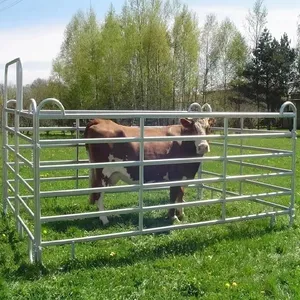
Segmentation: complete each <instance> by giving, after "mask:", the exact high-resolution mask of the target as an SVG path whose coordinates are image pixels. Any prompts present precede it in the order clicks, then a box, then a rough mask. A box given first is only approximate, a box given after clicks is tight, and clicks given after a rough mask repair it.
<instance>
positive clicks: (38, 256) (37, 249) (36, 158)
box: [33, 111, 42, 262]
mask: <svg viewBox="0 0 300 300" xmlns="http://www.w3.org/2000/svg"><path fill="white" fill-rule="evenodd" d="M39 139H40V133H39V114H38V113H37V112H36V111H33V180H34V261H35V262H41V261H42V248H41V242H42V237H41V204H40V145H39Z"/></svg>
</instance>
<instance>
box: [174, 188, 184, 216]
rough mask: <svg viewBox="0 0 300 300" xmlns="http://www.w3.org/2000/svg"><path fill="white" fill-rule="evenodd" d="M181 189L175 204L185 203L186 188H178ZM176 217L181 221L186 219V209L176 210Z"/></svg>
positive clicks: (179, 208)
mask: <svg viewBox="0 0 300 300" xmlns="http://www.w3.org/2000/svg"><path fill="white" fill-rule="evenodd" d="M178 188H179V191H178V193H177V198H176V201H175V203H183V202H184V200H183V195H184V188H183V187H178ZM175 213H176V215H177V217H178V219H179V220H180V221H181V220H182V219H183V217H184V209H183V207H182V206H181V207H178V208H176V212H175Z"/></svg>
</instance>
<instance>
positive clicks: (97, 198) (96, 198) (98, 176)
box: [90, 169, 109, 225]
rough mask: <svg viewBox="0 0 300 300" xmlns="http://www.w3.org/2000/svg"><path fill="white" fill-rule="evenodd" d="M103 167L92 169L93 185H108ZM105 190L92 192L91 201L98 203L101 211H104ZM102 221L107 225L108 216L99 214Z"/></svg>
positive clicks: (91, 180)
mask: <svg viewBox="0 0 300 300" xmlns="http://www.w3.org/2000/svg"><path fill="white" fill-rule="evenodd" d="M102 177H103V175H102V169H91V170H90V183H91V187H93V188H94V187H103V186H106V184H105V181H104V180H103V178H102ZM103 200H104V192H101V193H92V194H91V195H90V203H91V204H95V203H97V207H98V209H99V211H104V204H103ZM99 219H100V221H101V222H102V224H103V225H106V224H107V223H108V222H109V221H108V218H107V216H99Z"/></svg>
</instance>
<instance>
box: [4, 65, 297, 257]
mask: <svg viewBox="0 0 300 300" xmlns="http://www.w3.org/2000/svg"><path fill="white" fill-rule="evenodd" d="M11 65H15V66H16V70H17V97H16V100H9V99H8V98H7V74H8V68H9V67H10V66H11ZM22 89H23V85H22V64H21V61H20V60H19V59H16V60H13V61H11V62H9V63H8V64H6V66H5V94H4V96H5V97H4V103H3V118H2V143H3V144H2V145H3V147H2V153H3V177H2V178H3V187H2V189H3V190H2V191H3V192H2V197H3V211H4V213H5V214H6V213H7V208H8V207H9V208H10V209H11V210H12V211H13V213H14V216H15V220H16V227H17V230H18V232H19V233H20V235H23V233H24V231H25V233H26V234H27V236H28V240H29V256H30V259H31V260H32V261H35V262H40V261H42V249H43V248H44V247H48V246H54V245H62V244H71V253H72V255H74V253H75V252H74V251H75V243H77V242H87V241H95V240H103V239H108V238H116V237H126V236H134V235H141V234H148V233H156V232H161V231H166V230H174V229H184V228H192V227H198V226H207V225H213V224H225V223H229V222H236V221H240V220H252V219H259V218H265V217H270V218H271V221H274V217H275V216H279V215H287V216H288V217H289V220H290V224H292V223H293V220H294V203H295V174H296V172H295V168H296V156H295V152H296V120H297V116H296V114H297V112H296V108H295V106H294V104H293V103H291V102H285V103H284V104H283V105H282V107H281V109H280V111H279V112H273V113H266V112H264V113H262V112H259V113H257V112H255V113H248V112H244V113H233V112H231V113H228V112H212V110H211V107H210V106H209V105H208V104H206V105H204V106H202V107H201V106H200V105H199V104H197V103H193V104H192V105H191V107H190V110H189V111H186V112H184V111H183V112H178V111H134V112H133V111H113V112H112V111H107V110H100V111H80V112H79V111H70V110H65V108H64V106H63V105H62V103H61V102H59V101H58V100H57V99H54V98H48V99H45V100H43V101H42V102H41V103H40V104H39V105H37V104H36V102H35V100H34V99H31V100H30V107H29V109H25V108H24V107H23V91H22ZM49 103H51V105H52V106H56V107H57V110H45V109H43V108H44V107H45V105H47V104H49ZM10 105H15V107H14V108H11V107H10ZM287 108H290V109H291V110H292V111H289V112H286V109H287ZM197 110H198V111H197ZM10 115H12V116H13V118H14V122H13V124H12V123H11V122H9V116H10ZM20 117H22V118H27V119H30V120H31V121H32V124H33V126H32V127H28V126H27V127H25V126H23V127H22V126H21V124H20ZM94 117H97V118H112V119H114V118H118V119H122V118H123V119H124V118H126V119H129V118H135V119H138V120H139V128H140V135H139V137H129V138H115V139H111V140H110V142H111V143H124V142H137V143H139V144H140V150H139V160H138V161H120V162H119V161H118V162H108V163H90V162H88V161H87V160H86V159H81V158H80V154H79V152H80V148H81V147H83V146H84V145H85V143H90V144H92V143H105V142H107V140H104V139H99V138H98V139H96V138H95V139H83V138H81V137H80V133H81V132H82V131H83V130H84V127H83V126H80V120H87V119H91V118H94ZM179 117H197V118H204V117H214V118H220V119H222V120H223V122H224V126H223V127H219V128H215V130H217V131H221V133H216V134H214V135H209V136H203V138H207V139H209V140H211V141H212V142H211V144H212V147H220V149H221V150H220V151H221V152H222V154H221V155H214V156H205V157H194V158H184V159H183V158H174V159H156V160H145V158H144V143H146V142H152V141H175V140H176V141H187V140H193V138H195V136H175V137H173V136H172V137H168V136H166V137H145V136H144V128H145V121H146V119H154V118H156V119H161V118H172V119H173V118H179ZM232 118H234V119H237V118H238V119H240V124H241V126H240V128H230V127H229V120H230V119H232ZM245 118H289V119H292V120H293V129H292V130H291V131H284V132H283V131H267V130H263V131H256V130H252V129H246V128H244V119H245ZM47 119H54V120H61V119H64V120H75V126H74V127H69V126H61V127H55V126H49V127H47V126H41V120H47ZM52 130H55V131H57V130H59V131H67V130H69V131H72V132H75V136H74V138H61V139H45V138H43V137H42V136H41V133H42V132H45V131H52ZM25 131H30V132H31V133H32V137H28V136H27V135H25V134H24V133H23V132H25ZM9 134H13V135H14V139H13V140H11V139H9ZM257 138H280V139H283V138H290V139H292V146H291V149H290V150H287V149H273V148H267V147H260V146H253V145H246V144H245V143H244V141H245V140H254V139H257ZM232 140H233V141H234V142H232ZM236 140H239V141H240V142H239V143H236V142H235V141H236ZM62 147H63V148H64V147H73V148H74V147H75V148H76V153H75V157H74V159H57V158H55V159H53V160H45V159H43V158H42V155H43V151H45V150H46V149H48V151H55V149H61V148H62ZM230 149H237V150H239V149H240V151H239V154H230V153H229V150H230ZM23 151H29V152H30V158H29V157H28V155H27V157H26V155H24V154H23ZM246 151H253V152H254V153H247V152H246ZM11 157H13V159H12V158H11ZM285 157H289V158H290V159H291V168H290V169H288V168H282V167H275V166H269V165H264V164H260V163H259V160H260V159H263V158H270V159H273V158H276V159H278V160H279V159H282V158H285ZM250 159H251V160H257V161H258V162H257V161H256V162H255V163H253V162H249V161H246V160H250ZM194 162H201V167H200V169H199V172H198V178H195V179H193V180H179V181H166V182H154V183H145V182H144V167H146V166H152V165H161V164H164V165H168V164H179V163H180V164H186V163H194ZM209 162H219V163H220V168H221V171H219V172H218V171H216V170H214V171H209V170H206V169H205V164H206V163H209ZM229 165H237V166H239V174H238V175H236V174H235V175H230V174H228V168H229ZM114 166H119V167H120V166H136V167H138V168H139V182H138V183H136V184H130V185H128V184H127V185H122V186H107V187H99V188H81V187H80V185H79V181H84V180H88V176H87V175H80V170H89V169H91V168H99V167H114ZM24 167H26V168H29V169H30V170H31V172H32V177H29V178H27V177H26V178H24V177H23V175H22V172H20V169H21V168H24ZM246 168H255V169H257V170H259V172H257V173H254V174H247V173H246V171H245V170H246ZM66 170H67V171H71V170H74V171H75V173H74V174H73V175H70V174H67V175H59V176H57V175H56V176H54V175H49V176H47V177H46V178H45V177H43V174H44V173H45V172H53V171H58V172H63V171H66ZM203 175H205V176H206V177H203ZM277 177H284V178H286V177H287V178H289V180H290V186H289V187H286V186H281V185H276V184H274V183H267V182H262V181H258V180H261V179H266V178H267V179H272V178H277ZM58 180H59V181H67V180H73V181H75V186H74V188H72V189H55V190H51V189H45V188H44V187H43V188H42V185H43V186H44V183H45V182H47V183H50V182H55V181H58ZM231 182H238V183H239V188H238V191H232V190H229V189H228V188H227V186H228V184H229V183H231ZM213 184H221V186H220V187H217V186H214V185H213ZM244 184H252V185H256V186H259V187H261V188H264V189H265V191H262V192H258V193H255V192H253V193H252V194H243V185H244ZM171 186H189V187H196V188H197V190H198V193H197V200H195V201H191V202H184V203H172V204H160V205H147V206H145V205H144V199H143V198H144V193H145V192H146V191H150V190H154V189H166V188H169V187H171ZM268 189H271V190H272V191H267V190H268ZM25 190H26V192H25ZM203 190H206V191H210V192H211V197H210V198H209V199H203ZM132 191H136V192H137V193H138V205H137V206H136V207H128V208H121V209H113V210H105V211H95V212H81V213H73V214H64V215H49V216H45V215H42V201H41V200H42V199H44V198H49V197H51V198H52V197H65V196H70V195H72V196H75V195H88V194H90V193H91V192H112V193H116V192H118V193H120V192H132ZM214 193H218V195H221V196H218V197H214ZM282 196H286V197H289V201H288V203H285V204H281V203H276V202H275V201H274V200H273V199H275V198H276V197H282ZM262 198H263V199H262ZM31 200H33V203H34V205H33V206H31V207H30V205H29V204H28V201H31ZM237 201H239V202H240V203H241V205H243V204H242V203H243V202H244V201H254V202H256V203H259V204H262V205H264V207H266V208H265V211H262V212H259V213H249V214H247V215H241V216H234V217H232V216H228V214H227V204H228V203H233V202H237ZM214 204H220V205H221V217H220V218H219V219H212V220H205V221H199V222H194V223H182V224H177V225H168V226H159V227H153V228H145V227H144V214H145V213H146V212H150V211H154V210H162V209H169V208H179V207H194V206H209V205H214ZM267 208H268V209H267ZM23 210H24V212H25V213H26V218H24V213H21V211H23ZM116 213H117V214H132V213H136V214H138V226H137V228H136V230H130V231H125V232H113V233H108V234H101V235H95V236H84V237H73V238H68V239H57V240H43V239H42V232H41V228H42V225H43V224H45V223H49V222H58V221H66V220H75V219H87V218H95V217H99V216H109V215H112V214H116ZM32 228H33V230H32Z"/></svg>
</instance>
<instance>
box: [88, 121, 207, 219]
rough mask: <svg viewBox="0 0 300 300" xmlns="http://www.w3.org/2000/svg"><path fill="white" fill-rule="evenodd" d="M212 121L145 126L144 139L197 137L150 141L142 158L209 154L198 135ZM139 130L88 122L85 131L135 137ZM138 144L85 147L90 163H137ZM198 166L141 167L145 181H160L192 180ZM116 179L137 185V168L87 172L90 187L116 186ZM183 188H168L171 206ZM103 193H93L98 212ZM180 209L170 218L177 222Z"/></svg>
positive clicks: (99, 135)
mask: <svg viewBox="0 0 300 300" xmlns="http://www.w3.org/2000/svg"><path fill="white" fill-rule="evenodd" d="M212 122H213V119H207V118H206V119H198V120H193V119H181V120H180V125H171V126H164V127H145V131H144V136H186V135H198V136H199V138H197V139H196V140H194V141H182V142H181V141H163V142H161V141H159V142H158V141H157V142H156V141H153V142H145V143H144V149H145V151H144V159H145V160H151V159H168V158H188V157H195V156H203V155H204V154H205V153H207V152H209V151H210V149H209V144H208V142H207V141H206V140H205V139H202V138H201V135H207V134H209V132H210V127H211V125H212ZM139 135H140V129H139V128H138V127H128V126H122V125H119V124H117V123H115V122H113V121H111V120H103V119H94V120H91V121H90V122H89V123H88V124H87V126H86V129H85V132H84V137H85V138H105V139H108V138H117V137H138V136H139ZM139 146H140V145H139V143H138V142H126V143H114V144H113V143H110V142H108V143H99V144H86V149H87V152H88V155H89V160H90V162H95V163H97V162H112V161H137V160H139ZM199 165H200V163H187V164H171V165H155V166H145V167H144V182H161V181H173V180H182V179H193V178H194V177H195V175H196V173H197V171H198V168H199ZM119 180H122V181H124V182H125V183H127V184H132V183H134V182H138V180H139V167H136V166H131V167H110V168H108V167H107V168H106V167H105V168H95V169H91V170H90V181H91V182H90V184H91V186H92V187H103V186H111V185H115V184H116V183H117V182H118V181H119ZM183 194H184V189H183V187H180V186H174V187H170V203H175V202H176V203H177V202H183ZM103 197H104V193H103V192H102V193H92V194H91V195H90V202H91V203H92V204H94V203H95V202H97V205H98V208H99V210H100V211H103V210H104V205H103ZM182 216H183V209H182V208H178V209H170V210H169V217H170V218H172V219H178V218H179V219H180V218H182ZM100 220H101V221H102V223H103V224H107V223H108V219H107V217H106V216H101V217H100Z"/></svg>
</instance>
